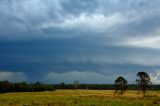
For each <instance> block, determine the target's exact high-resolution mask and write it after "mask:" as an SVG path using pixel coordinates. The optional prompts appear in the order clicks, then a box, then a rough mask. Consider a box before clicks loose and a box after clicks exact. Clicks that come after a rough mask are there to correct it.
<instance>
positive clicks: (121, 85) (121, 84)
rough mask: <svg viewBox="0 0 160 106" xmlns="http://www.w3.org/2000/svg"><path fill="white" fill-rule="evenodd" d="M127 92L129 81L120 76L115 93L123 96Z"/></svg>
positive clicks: (116, 82) (116, 81)
mask: <svg viewBox="0 0 160 106" xmlns="http://www.w3.org/2000/svg"><path fill="white" fill-rule="evenodd" d="M126 90H127V80H126V79H125V78H123V77H122V76H119V77H118V78H117V79H116V80H115V93H118V94H121V95H123V94H124V92H125V91H126Z"/></svg>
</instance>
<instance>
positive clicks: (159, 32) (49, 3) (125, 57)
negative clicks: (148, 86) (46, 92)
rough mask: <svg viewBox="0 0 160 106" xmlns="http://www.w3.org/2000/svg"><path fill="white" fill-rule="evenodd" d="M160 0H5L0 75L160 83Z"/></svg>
mask: <svg viewBox="0 0 160 106" xmlns="http://www.w3.org/2000/svg"><path fill="white" fill-rule="evenodd" d="M159 5H160V0H0V80H8V81H12V82H19V81H27V82H35V81H40V82H44V83H61V82H65V83H73V82H74V81H75V80H79V81H80V83H86V84H89V83H96V84H108V83H109V84H112V83H114V81H115V79H116V78H117V77H118V76H123V77H124V78H125V79H126V80H127V81H128V83H135V80H136V79H137V76H136V74H137V73H138V72H139V71H145V72H147V73H148V74H149V75H150V77H151V81H152V83H153V84H160V6H159Z"/></svg>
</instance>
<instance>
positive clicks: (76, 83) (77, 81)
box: [73, 80, 80, 90]
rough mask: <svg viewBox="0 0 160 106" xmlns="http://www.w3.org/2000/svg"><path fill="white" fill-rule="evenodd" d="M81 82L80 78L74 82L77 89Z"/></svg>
mask: <svg viewBox="0 0 160 106" xmlns="http://www.w3.org/2000/svg"><path fill="white" fill-rule="evenodd" d="M79 83H80V81H79V80H75V81H74V82H73V84H74V87H75V90H77V89H78V84H79Z"/></svg>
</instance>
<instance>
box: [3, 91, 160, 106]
mask: <svg viewBox="0 0 160 106" xmlns="http://www.w3.org/2000/svg"><path fill="white" fill-rule="evenodd" d="M0 106H160V94H159V93H157V92H156V91H149V92H148V93H147V94H146V95H145V96H144V95H143V94H138V92H137V91H127V92H126V93H125V94H124V95H123V96H120V95H114V91H111V90H77V91H74V90H57V91H53V92H25V93H5V94H0Z"/></svg>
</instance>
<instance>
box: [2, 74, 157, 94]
mask: <svg viewBox="0 0 160 106" xmlns="http://www.w3.org/2000/svg"><path fill="white" fill-rule="evenodd" d="M56 89H75V90H76V89H92V90H115V94H121V95H122V94H124V93H125V91H126V90H139V91H142V92H143V93H145V92H146V91H147V90H149V89H150V90H157V91H159V90H160V85H152V83H151V81H150V76H149V75H148V74H147V73H146V72H138V73H137V79H136V84H128V83H127V80H126V79H125V78H124V77H122V76H119V77H118V78H117V79H116V80H115V83H114V84H80V81H79V80H75V81H74V82H73V84H66V83H65V82H62V83H60V84H43V83H40V82H36V83H27V82H19V83H12V82H9V81H0V92H1V93H7V92H38V91H54V90H56Z"/></svg>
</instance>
